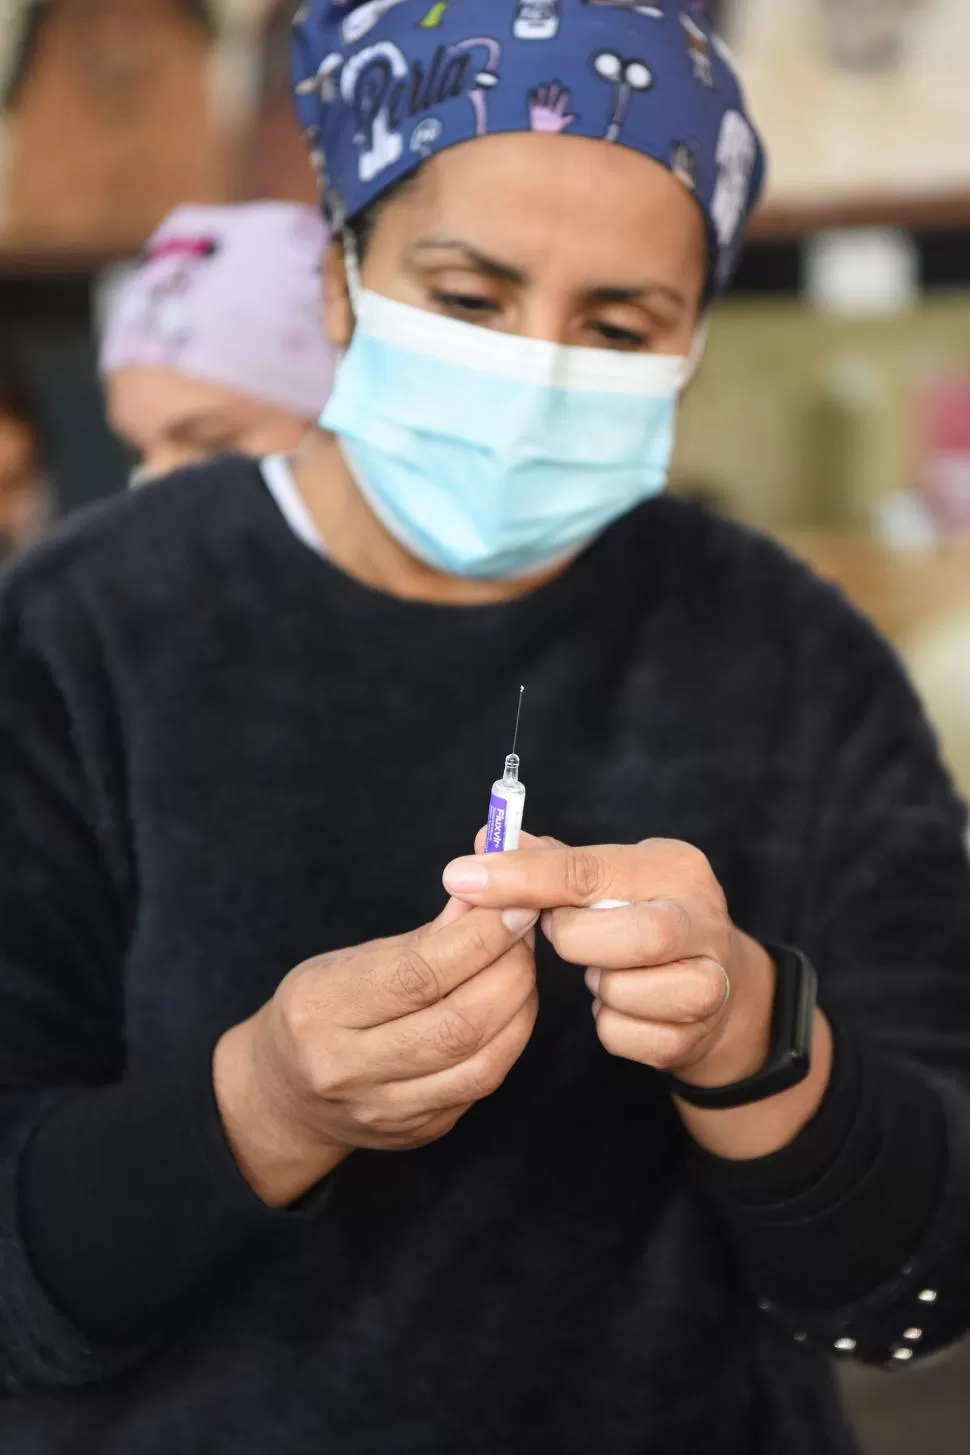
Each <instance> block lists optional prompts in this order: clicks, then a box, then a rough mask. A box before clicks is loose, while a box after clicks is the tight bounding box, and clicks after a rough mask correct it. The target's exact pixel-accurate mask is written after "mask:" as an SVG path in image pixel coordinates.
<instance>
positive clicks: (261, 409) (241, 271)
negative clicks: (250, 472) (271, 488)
mask: <svg viewBox="0 0 970 1455" xmlns="http://www.w3.org/2000/svg"><path fill="white" fill-rule="evenodd" d="M326 243H327V231H326V227H325V225H324V222H323V219H322V218H321V217H320V216H319V215H318V214H317V213H315V212H314V211H313V210H312V209H311V208H308V207H301V206H298V205H296V204H291V203H286V202H254V203H248V204H243V205H239V206H235V207H180V208H179V209H178V210H177V211H175V212H173V213H172V215H171V216H170V217H169V218H167V219H166V221H165V222H164V223H162V225H161V227H160V228H159V229H158V230H157V232H156V233H155V234H154V236H153V237H152V238H151V240H150V242H149V243H148V246H147V247H146V249H145V252H144V254H143V256H142V258H141V260H140V262H139V264H138V266H137V267H136V268H135V269H134V270H133V271H132V273H131V274H130V276H129V277H128V278H127V279H126V281H125V282H124V283H123V284H122V286H121V288H120V289H119V291H118V292H117V294H116V295H115V296H114V297H113V299H112V301H111V304H110V306H109V309H108V314H107V319H106V325H105V331H104V338H103V342H102V348H101V374H102V378H103V381H104V388H105V394H106V398H107V406H108V417H109V420H110V423H111V425H112V427H113V428H114V430H115V431H116V433H117V434H118V435H120V437H121V438H122V440H123V441H124V442H125V443H126V444H127V445H128V446H129V448H130V449H131V450H132V452H133V454H134V455H135V457H136V458H137V460H138V468H137V470H136V473H135V477H134V478H135V480H136V481H143V480H149V479H154V478H157V477H158V476H160V475H165V474H167V473H168V472H169V471H171V470H174V469H178V468H181V467H182V466H184V465H187V464H192V463H197V462H199V461H201V460H209V459H213V458H214V457H215V456H216V455H220V454H225V453H227V452H238V453H240V454H245V455H253V456H256V457H261V456H264V455H271V454H276V453H280V454H289V453H291V452H292V451H293V450H295V449H296V448H297V446H298V445H299V444H300V443H301V442H302V440H303V439H304V437H305V436H306V434H307V431H308V430H309V429H311V428H312V426H313V425H314V424H315V423H316V421H317V419H318V417H319V415H320V411H321V409H322V408H323V406H324V405H325V404H326V402H327V399H328V397H329V394H330V389H331V386H332V383H333V372H334V366H335V355H334V351H333V349H332V348H331V346H330V345H329V344H328V343H327V341H326V338H325V336H324V333H323V329H322V326H321V321H320V260H321V258H322V257H323V253H324V250H325V248H326Z"/></svg>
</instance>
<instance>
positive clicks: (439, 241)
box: [408, 237, 687, 311]
mask: <svg viewBox="0 0 970 1455" xmlns="http://www.w3.org/2000/svg"><path fill="white" fill-rule="evenodd" d="M426 252H434V253H441V252H450V253H458V254H460V256H461V260H462V262H464V263H466V264H467V265H468V266H469V267H472V268H474V269H475V270H476V272H479V273H484V274H485V275H486V276H487V277H489V278H498V279H499V280H500V281H502V282H504V283H515V284H518V285H519V286H521V285H522V284H525V283H529V282H531V277H530V275H529V274H528V273H527V272H526V271H525V270H524V269H522V268H516V267H514V266H513V265H512V264H511V263H503V262H501V261H500V260H499V259H498V258H492V257H490V256H489V255H488V253H483V252H482V251H481V250H480V249H479V248H476V247H472V245H471V244H470V243H467V242H462V241H461V239H460V238H450V237H431V238H425V240H424V241H423V242H419V243H417V244H415V246H414V247H413V248H412V249H411V251H410V253H409V255H408V256H409V257H410V258H412V259H414V260H417V259H418V257H419V255H420V254H422V253H426ZM651 296H660V297H662V298H665V299H666V300H667V301H668V302H669V303H672V304H674V306H675V307H676V308H677V309H678V310H679V311H682V310H683V309H685V308H686V307H687V299H686V298H685V297H684V295H683V293H680V292H679V291H678V290H677V289H676V288H673V287H671V285H670V284H669V283H659V282H656V281H653V280H651V281H648V282H646V283H640V284H631V285H630V286H628V287H624V286H621V285H612V284H604V285H603V286H602V287H598V288H591V289H590V290H589V292H588V293H587V294H586V295H585V297H586V301H587V302H588V303H594V304H595V303H642V302H644V301H646V300H647V299H649V298H650V297H651Z"/></svg>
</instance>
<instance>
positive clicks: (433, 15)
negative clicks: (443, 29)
mask: <svg viewBox="0 0 970 1455" xmlns="http://www.w3.org/2000/svg"><path fill="white" fill-rule="evenodd" d="M448 3H449V0H437V3H436V4H434V5H432V7H431V9H430V10H429V11H428V13H427V15H426V16H425V17H424V19H423V20H419V21H418V29H419V30H437V29H438V26H439V25H440V24H441V22H442V21H443V20H444V18H445V16H446V15H447V14H448Z"/></svg>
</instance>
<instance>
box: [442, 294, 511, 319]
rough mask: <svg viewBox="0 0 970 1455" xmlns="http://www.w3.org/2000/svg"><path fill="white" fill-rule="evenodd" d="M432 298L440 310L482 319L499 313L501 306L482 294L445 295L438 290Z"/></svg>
mask: <svg viewBox="0 0 970 1455" xmlns="http://www.w3.org/2000/svg"><path fill="white" fill-rule="evenodd" d="M431 296H432V298H433V299H434V301H435V303H437V305H438V307H439V308H446V309H447V310H448V311H449V312H450V313H471V314H474V315H475V316H476V317H479V318H481V317H484V316H485V315H486V314H490V313H498V311H499V305H498V304H497V303H496V301H495V299H494V298H484V297H483V296H482V295H481V294H480V293H445V292H443V291H440V290H436V291H435V292H434V293H432V295H431Z"/></svg>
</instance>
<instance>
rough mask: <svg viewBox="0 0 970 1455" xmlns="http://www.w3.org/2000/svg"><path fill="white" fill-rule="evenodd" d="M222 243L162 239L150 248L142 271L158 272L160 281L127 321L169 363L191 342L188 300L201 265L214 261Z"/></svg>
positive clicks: (143, 260)
mask: <svg viewBox="0 0 970 1455" xmlns="http://www.w3.org/2000/svg"><path fill="white" fill-rule="evenodd" d="M218 251H219V244H218V242H217V241H216V239H215V238H213V237H188V238H186V237H167V238H166V237H163V238H160V239H159V240H158V242H157V243H155V244H154V246H152V247H150V248H148V249H147V251H146V252H145V253H144V254H143V255H142V258H141V261H140V263H139V267H140V268H145V269H148V268H150V269H152V270H153V271H154V270H156V269H157V270H158V272H159V276H158V278H157V279H156V280H155V281H154V282H153V283H152V284H151V286H150V287H149V289H148V292H147V295H145V296H144V298H139V300H138V306H137V309H136V311H135V312H134V313H132V314H131V316H130V318H129V319H128V321H127V324H128V327H133V328H137V329H138V331H139V332H140V333H142V334H144V335H145V337H147V338H154V339H156V340H157V341H158V343H159V344H161V345H162V347H163V348H164V349H165V350H166V352H167V356H168V360H169V362H170V363H173V364H174V363H175V362H177V360H178V357H179V355H180V353H181V351H182V350H183V349H184V348H185V346H186V345H187V344H189V343H191V341H192V319H191V313H190V310H189V307H188V297H189V294H190V293H191V292H192V288H193V285H194V284H195V282H196V281H197V279H198V275H199V270H200V267H201V265H203V264H205V263H207V262H208V261H209V259H210V258H214V257H215V256H216V254H217V253H218Z"/></svg>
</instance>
